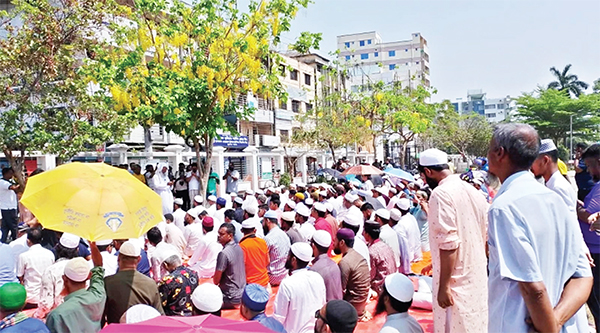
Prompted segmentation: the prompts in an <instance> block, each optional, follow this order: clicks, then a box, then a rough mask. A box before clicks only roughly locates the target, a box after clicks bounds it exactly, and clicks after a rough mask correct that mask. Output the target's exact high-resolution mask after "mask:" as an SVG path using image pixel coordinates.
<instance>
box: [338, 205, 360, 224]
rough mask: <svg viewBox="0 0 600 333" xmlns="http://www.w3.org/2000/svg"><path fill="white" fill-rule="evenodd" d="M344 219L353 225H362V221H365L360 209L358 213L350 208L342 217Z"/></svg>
mask: <svg viewBox="0 0 600 333" xmlns="http://www.w3.org/2000/svg"><path fill="white" fill-rule="evenodd" d="M357 209H358V208H357ZM342 221H343V222H346V223H348V224H349V225H351V226H353V227H358V226H360V225H361V223H363V222H364V217H363V215H362V213H361V212H360V210H359V211H358V213H355V212H351V211H350V210H348V212H347V213H346V215H344V217H343V218H342Z"/></svg>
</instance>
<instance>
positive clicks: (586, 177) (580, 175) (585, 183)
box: [574, 142, 595, 201]
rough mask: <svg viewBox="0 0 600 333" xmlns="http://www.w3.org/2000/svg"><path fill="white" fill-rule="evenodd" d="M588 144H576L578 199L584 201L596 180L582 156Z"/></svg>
mask: <svg viewBox="0 0 600 333" xmlns="http://www.w3.org/2000/svg"><path fill="white" fill-rule="evenodd" d="M587 148H588V145H587V144H585V143H583V142H579V143H577V144H576V145H575V163H574V164H575V183H577V199H579V200H581V201H583V200H585V197H586V196H587V195H588V193H590V191H591V190H592V188H593V187H594V184H595V181H594V179H593V178H592V175H591V174H590V172H588V168H587V166H586V165H585V161H584V160H583V158H582V155H583V153H584V152H585V151H586V149H587Z"/></svg>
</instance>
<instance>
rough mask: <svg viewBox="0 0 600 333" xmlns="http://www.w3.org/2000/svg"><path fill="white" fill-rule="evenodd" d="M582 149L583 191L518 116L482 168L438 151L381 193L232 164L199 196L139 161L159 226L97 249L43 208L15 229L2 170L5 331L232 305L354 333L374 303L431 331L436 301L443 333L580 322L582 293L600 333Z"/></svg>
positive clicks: (599, 214) (598, 210) (193, 172)
mask: <svg viewBox="0 0 600 333" xmlns="http://www.w3.org/2000/svg"><path fill="white" fill-rule="evenodd" d="M579 148H580V147H579V146H578V155H577V160H576V161H575V162H576V167H577V168H576V172H577V175H576V180H577V185H579V184H580V182H585V184H587V185H589V182H590V181H591V184H592V185H591V186H589V187H587V188H584V187H580V188H579V196H578V194H577V191H576V190H575V189H574V186H573V185H572V184H571V183H570V182H569V180H568V178H566V177H564V176H563V175H562V174H561V172H560V170H559V166H558V161H559V160H558V150H557V148H556V146H555V144H554V142H552V140H548V139H545V140H540V138H539V137H538V135H537V133H536V131H535V130H534V129H533V128H531V127H530V126H528V125H521V124H503V125H499V126H498V127H497V128H496V130H495V131H494V135H493V139H492V141H491V143H490V148H489V154H488V157H487V159H486V163H485V165H486V169H483V168H481V167H480V168H479V169H478V170H471V171H469V172H466V173H464V174H462V175H458V174H454V173H453V172H452V171H451V170H450V165H449V164H448V161H449V160H448V156H447V154H446V153H444V152H442V151H440V150H437V149H429V150H426V151H424V152H422V153H420V156H419V165H418V170H419V175H417V176H416V179H415V180H414V181H413V180H407V179H402V178H397V177H392V176H383V178H382V184H380V185H378V186H375V185H373V182H371V180H370V177H369V175H362V177H361V179H362V181H363V183H362V185H360V186H357V185H355V184H353V183H350V182H342V183H335V184H329V183H320V184H308V185H307V184H303V183H296V184H292V185H289V186H280V187H273V188H266V189H261V190H257V191H253V190H245V191H238V188H237V185H238V184H237V182H238V181H239V178H240V177H239V172H237V171H236V170H234V169H233V167H231V168H229V169H228V171H227V173H226V175H224V177H223V178H221V179H222V180H225V181H226V182H227V191H226V192H227V193H228V194H227V195H226V196H224V197H217V196H216V195H215V194H216V193H215V192H216V191H215V192H212V191H211V190H212V187H210V186H211V185H210V184H209V191H208V197H207V198H206V199H205V198H204V197H203V196H200V195H199V194H198V190H197V188H196V187H194V186H195V183H194V180H196V181H198V179H197V177H198V174H197V167H196V165H195V164H191V165H189V166H188V168H187V169H189V170H186V167H185V166H182V167H180V170H179V171H177V175H175V176H174V177H170V176H169V167H168V165H166V164H160V165H159V166H158V168H156V170H154V168H153V167H152V166H150V167H149V168H147V173H146V175H147V176H145V175H142V176H141V177H140V175H141V167H140V166H139V165H136V164H133V165H131V166H129V167H130V168H131V172H132V174H133V175H134V176H135V177H136V178H138V179H139V180H140V181H144V182H145V183H146V184H148V185H149V186H150V187H151V188H152V189H154V190H155V191H157V193H158V194H159V195H161V198H162V199H163V201H162V202H163V211H164V212H165V215H164V221H163V222H161V223H159V224H158V225H156V226H154V227H152V228H151V229H150V230H148V232H147V233H146V234H145V235H144V236H143V237H140V238H135V239H109V240H101V241H96V242H88V241H87V240H84V239H80V238H79V237H78V236H75V235H72V234H68V233H60V232H56V231H52V230H48V229H44V228H43V227H42V226H41V225H40V224H39V223H38V221H36V220H35V218H32V219H31V220H30V221H26V222H27V223H22V224H20V225H19V226H18V228H17V230H13V227H12V225H13V220H14V219H17V220H18V219H19V215H18V214H17V213H16V211H19V210H20V209H18V208H17V207H18V200H17V196H16V192H17V191H18V188H17V187H16V186H15V185H13V183H12V182H11V178H12V174H11V170H10V169H4V170H3V180H2V181H0V183H1V184H0V185H2V186H0V204H1V206H0V208H1V210H2V241H3V243H6V244H1V245H0V332H98V331H100V330H101V328H102V327H104V326H105V325H107V324H116V323H137V322H142V321H144V320H148V319H152V318H155V317H157V316H198V315H204V314H212V315H216V316H221V315H222V311H223V310H232V309H233V310H235V311H239V314H240V316H241V317H242V318H244V319H246V320H252V321H257V322H259V323H261V324H262V325H263V326H265V327H266V328H269V329H271V330H273V331H276V332H290V333H296V332H302V333H303V332H353V331H355V330H356V327H357V325H358V323H359V322H369V321H370V320H372V318H373V317H374V316H379V315H382V314H385V316H386V317H385V323H384V324H383V327H381V332H385V333H393V332H409V333H410V332H423V329H422V327H421V326H420V325H419V323H418V322H417V320H416V319H415V318H413V317H412V316H411V315H410V314H409V308H411V307H413V308H420V309H425V310H432V311H433V327H434V330H435V332H482V331H489V332H529V331H532V330H535V331H540V332H588V331H589V329H590V326H589V325H588V320H587V317H586V307H585V306H584V304H585V303H587V307H589V309H590V311H591V314H592V316H593V318H594V320H595V325H596V326H595V327H596V328H597V329H598V328H599V327H600V325H599V324H600V323H599V322H598V320H599V319H600V313H599V309H600V303H599V298H600V291H599V290H598V288H599V285H600V282H599V281H600V276H599V270H598V266H596V264H598V263H600V232H599V231H598V230H600V185H599V184H600V182H598V181H599V180H600V144H594V145H592V146H589V147H581V149H579ZM341 162H343V163H345V161H341ZM343 163H338V164H340V165H338V166H335V167H336V168H338V167H339V168H343V167H347V166H344V165H343ZM480 166H481V165H480ZM586 174H587V176H586ZM211 177H212V178H211V179H212V180H214V182H215V184H218V183H219V182H220V179H219V176H218V175H216V174H214V176H213V175H211ZM495 179H497V182H498V183H499V184H501V185H500V186H499V187H495V186H494V184H495V183H496V182H495V181H494V180H495ZM179 181H185V183H186V185H187V188H185V194H187V197H189V199H190V203H189V207H186V202H185V198H184V197H185V195H184V194H183V192H184V189H183V187H182V186H179V187H178V185H177V182H179ZM582 191H583V192H582ZM177 193H179V194H177ZM582 194H583V196H582ZM174 195H175V197H174ZM167 206H169V207H167ZM13 209H14V210H15V212H12V211H11V210H13ZM12 214H15V216H14V217H13V215H12ZM5 217H6V221H5ZM5 222H7V223H6V227H5ZM8 222H10V223H8ZM272 295H274V300H271V298H272V297H271V296H272ZM270 300H271V302H272V305H273V315H272V316H267V314H266V310H267V304H268V303H269V301H270ZM370 302H374V303H375V307H374V311H373V310H372V311H369V310H368V309H367V304H368V303H370ZM124 331H125V330H124Z"/></svg>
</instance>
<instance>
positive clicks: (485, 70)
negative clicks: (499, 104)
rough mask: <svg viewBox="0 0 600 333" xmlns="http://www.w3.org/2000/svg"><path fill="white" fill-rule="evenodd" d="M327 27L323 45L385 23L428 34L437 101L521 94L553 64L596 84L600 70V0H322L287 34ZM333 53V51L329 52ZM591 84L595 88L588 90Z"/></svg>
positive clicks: (387, 30) (386, 29) (327, 47)
mask: <svg viewBox="0 0 600 333" xmlns="http://www.w3.org/2000/svg"><path fill="white" fill-rule="evenodd" d="M302 31H311V32H321V33H323V40H322V41H321V47H320V50H319V51H317V52H318V53H320V54H322V55H324V56H328V53H329V52H331V51H334V50H335V48H336V46H337V42H336V37H337V36H338V35H342V34H349V33H358V32H366V31H377V32H378V33H379V34H380V36H381V38H382V39H383V41H384V42H388V41H396V40H407V39H410V37H411V33H415V32H420V33H421V35H422V36H423V37H424V38H425V39H426V40H427V44H428V46H429V58H430V66H429V67H430V72H431V74H430V79H431V85H432V86H433V87H435V88H436V89H437V90H438V93H437V95H435V96H434V97H433V98H432V99H433V101H441V100H442V99H455V98H458V97H463V98H465V97H466V94H467V90H469V89H483V91H484V92H486V93H487V97H488V98H499V97H505V96H507V95H510V96H519V95H520V94H522V93H523V92H532V91H534V90H535V89H536V87H537V86H538V85H547V84H548V83H549V82H551V81H552V80H553V76H552V74H551V73H550V71H549V69H550V67H552V66H554V67H557V68H559V69H560V70H562V68H564V66H565V65H567V64H572V65H573V66H572V68H571V71H572V73H573V74H577V75H578V76H579V79H580V80H582V81H584V82H587V83H589V84H590V85H591V84H593V81H594V80H596V79H598V78H600V1H598V0H592V1H581V0H564V1H532V0H515V1H505V0H502V1H499V0H495V1H490V0H478V1H456V0H446V1H426V0H419V1H417V0H412V1H401V0H394V1H392V0H314V3H313V4H311V5H309V7H308V9H302V10H301V11H299V12H298V15H297V17H296V19H295V20H294V22H293V23H292V29H291V31H290V32H289V33H287V34H286V35H284V37H283V41H284V42H288V43H289V42H293V40H294V38H295V37H296V36H298V35H299V34H300V32H302ZM329 58H330V59H331V56H329ZM588 91H591V88H590V89H589V90H588Z"/></svg>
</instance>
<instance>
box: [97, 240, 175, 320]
mask: <svg viewBox="0 0 600 333" xmlns="http://www.w3.org/2000/svg"><path fill="white" fill-rule="evenodd" d="M140 252H141V249H140V247H139V246H137V245H136V244H134V243H133V242H131V241H127V242H125V243H123V244H122V245H121V248H120V249H119V257H118V259H119V272H118V273H117V274H115V275H111V276H107V277H106V278H105V279H104V283H105V288H106V306H105V308H104V318H105V321H106V322H107V323H109V324H113V323H119V321H120V319H121V316H123V313H125V311H127V309H129V308H130V307H132V306H133V305H136V304H146V305H150V306H152V307H153V308H155V309H156V310H157V311H158V312H159V313H160V314H161V315H164V314H165V312H164V311H163V308H162V304H161V299H160V295H159V293H158V288H157V286H156V283H155V282H154V280H152V279H151V278H149V277H147V276H145V275H143V274H141V273H139V272H138V271H137V270H136V266H137V265H138V263H139V261H140Z"/></svg>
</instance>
